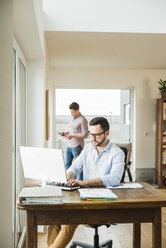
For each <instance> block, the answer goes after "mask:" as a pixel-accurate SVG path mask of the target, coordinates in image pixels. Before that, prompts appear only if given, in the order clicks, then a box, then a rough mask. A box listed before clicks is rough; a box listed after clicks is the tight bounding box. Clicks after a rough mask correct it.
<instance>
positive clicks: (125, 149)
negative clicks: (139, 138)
mask: <svg viewBox="0 0 166 248" xmlns="http://www.w3.org/2000/svg"><path fill="white" fill-rule="evenodd" d="M116 145H117V146H119V147H120V148H121V149H122V150H123V152H124V154H125V163H126V164H128V162H130V158H131V152H132V143H116Z"/></svg>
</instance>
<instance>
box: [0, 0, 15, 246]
mask: <svg viewBox="0 0 166 248" xmlns="http://www.w3.org/2000/svg"><path fill="white" fill-rule="evenodd" d="M0 37H1V38H0V40H1V42H0V114H1V121H0V171H1V173H0V202H1V203H0V223H1V225H0V247H3V248H9V247H12V243H13V242H12V240H13V239H12V238H13V237H12V232H13V163H12V138H13V137H12V110H13V109H12V108H13V95H12V92H13V49H12V45H13V30H12V0H11V1H10V0H6V1H0Z"/></svg>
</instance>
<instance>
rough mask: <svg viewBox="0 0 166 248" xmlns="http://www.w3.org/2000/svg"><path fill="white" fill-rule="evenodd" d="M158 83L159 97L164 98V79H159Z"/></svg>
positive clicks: (165, 89) (165, 91)
mask: <svg viewBox="0 0 166 248" xmlns="http://www.w3.org/2000/svg"><path fill="white" fill-rule="evenodd" d="M158 83H159V87H158V89H159V91H160V93H161V97H162V98H164V97H166V80H162V79H160V80H159V81H158Z"/></svg>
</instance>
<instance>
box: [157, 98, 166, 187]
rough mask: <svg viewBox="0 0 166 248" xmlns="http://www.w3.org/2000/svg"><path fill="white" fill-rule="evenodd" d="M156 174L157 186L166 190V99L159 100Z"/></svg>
mask: <svg viewBox="0 0 166 248" xmlns="http://www.w3.org/2000/svg"><path fill="white" fill-rule="evenodd" d="M156 172H157V174H156V181H157V184H158V185H159V187H160V188H166V98H161V99H157V116H156Z"/></svg>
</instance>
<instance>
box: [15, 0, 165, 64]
mask: <svg viewBox="0 0 166 248" xmlns="http://www.w3.org/2000/svg"><path fill="white" fill-rule="evenodd" d="M50 1H51V2H50V3H53V0H50ZM65 1H66V3H67V1H70V3H71V0H65ZM72 1H75V0H72ZM93 1H95V0H93ZM118 1H120V0H118ZM149 1H150V0H148V2H149ZM152 1H153V8H152V9H153V13H154V11H155V7H156V9H157V10H158V11H159V10H160V12H161V11H162V10H163V7H164V6H165V4H166V2H163V1H162V0H159V2H160V3H161V2H162V3H163V4H159V2H158V5H156V4H157V3H156V0H155V1H154V0H152ZM46 2H47V1H46ZM55 2H56V7H57V8H58V6H59V5H58V3H59V4H61V5H60V9H58V10H60V11H59V12H58V13H59V15H58V14H57V15H58V17H59V18H61V19H58V22H54V25H55V26H58V25H59V24H60V26H61V24H63V28H64V27H65V31H55V29H54V30H53V31H48V30H50V29H48V30H46V31H45V44H46V47H47V50H48V62H49V64H50V66H51V67H68V68H70V67H80V68H81V67H83V68H85V67H86V68H99V67H100V68H127V69H130V68H131V69H132V68H136V69H165V68H166V32H165V33H161V34H160V33H155V30H154V33H153V34H150V33H148V32H145V33H144V32H142V33H141V32H138V33H131V32H127V33H126V32H103V31H102V32H88V31H78V30H77V31H73V30H70V31H67V30H68V19H66V20H65V19H64V16H65V15H64V13H68V14H69V13H70V17H72V16H74V17H75V19H73V22H74V23H75V24H79V21H80V20H79V18H78V19H77V21H76V17H78V13H80V12H78V10H79V11H81V10H80V8H79V7H78V6H77V9H76V8H75V9H73V8H74V7H72V6H73V5H70V4H69V3H68V5H67V6H68V9H64V8H62V7H63V6H64V5H63V4H62V1H60V0H55ZM99 2H100V4H101V6H103V8H105V6H104V5H102V3H103V2H102V1H98V3H99ZM106 2H107V3H108V4H110V2H109V1H107V0H105V3H106ZM113 2H114V4H115V3H116V1H114V0H111V3H113ZM34 3H35V5H34ZM37 3H38V5H37ZM79 3H80V4H81V3H83V2H82V1H81V0H79ZM127 3H128V4H130V3H131V0H127V2H125V4H127ZM154 3H155V4H154ZM86 4H88V1H87V0H86ZM142 4H143V3H142ZM40 5H41V0H14V8H13V9H14V34H15V37H16V40H17V41H18V43H19V45H20V47H21V48H22V51H23V53H24V55H25V57H26V59H27V60H28V59H31V60H32V59H43V49H42V47H43V45H42V41H41V40H42V35H41V33H43V32H44V31H43V28H44V27H43V26H42V20H40V23H41V25H40V28H39V23H38V21H39V20H38V19H39V18H38V17H39V15H37V14H36V13H37V11H38V12H41V13H40V14H41V16H42V17H43V15H42V14H43V13H42V10H41V9H40V8H39V7H38V6H40ZM62 5H63V6H62ZM116 5H117V4H116ZM141 6H142V5H140V6H139V13H140V11H141V9H142V8H141ZM148 6H149V5H148ZM148 6H146V7H148ZM157 6H158V8H157ZM159 6H160V8H159ZM51 7H53V5H51ZM69 7H70V8H69ZM92 7H93V6H92V3H91V8H92ZM123 7H125V6H123ZM132 7H133V8H134V7H135V5H132ZM116 8H117V6H116ZM52 9H53V8H52ZM161 9H162V10H161ZM69 10H70V12H69ZM76 10H77V11H76ZM83 10H84V11H85V9H83ZM72 11H73V12H72ZM74 11H75V12H74ZM97 11H99V8H98V9H97ZM151 12H152V11H151ZM151 12H150V13H151ZM97 13H98V12H97ZM103 13H104V12H103ZM153 13H151V16H152V14H153ZM161 13H162V12H161ZM161 13H159V15H157V16H156V15H153V16H154V17H157V19H158V18H159V19H160V22H161V23H165V22H163V20H162V18H161V16H163V15H160V14H161ZM130 14H131V11H130ZM115 16H117V15H115ZM115 16H114V17H115ZM164 16H166V15H164ZM69 19H70V18H69ZM85 19H86V18H85ZM100 20H101V18H99V19H95V20H94V19H93V21H94V23H95V24H96V25H97V21H98V22H99V23H100V24H101V22H100ZM121 21H122V19H121ZM130 21H131V20H130ZM136 21H138V18H137V19H135V23H134V19H133V23H134V24H133V27H135V28H136V26H137V25H136ZM144 21H145V23H146V28H147V29H148V30H149V28H150V27H149V26H148V25H147V20H144ZM108 23H113V21H112V22H108ZM114 23H115V22H114ZM119 23H120V22H119ZM121 23H122V22H121ZM130 23H132V22H130ZM141 23H143V20H142V22H141ZM148 23H149V25H151V26H154V27H155V29H156V30H160V28H158V29H157V26H155V25H153V24H154V23H155V18H154V20H153V22H152V20H151V19H149V22H148ZM70 24H71V23H70ZM81 24H82V25H83V24H85V23H84V22H83V19H81ZM78 26H79V25H78ZM159 26H160V27H161V25H159ZM142 27H143V26H142ZM164 27H166V26H165V25H164ZM84 28H87V30H88V26H86V25H84ZM114 28H115V27H114ZM103 30H104V26H103Z"/></svg>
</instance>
